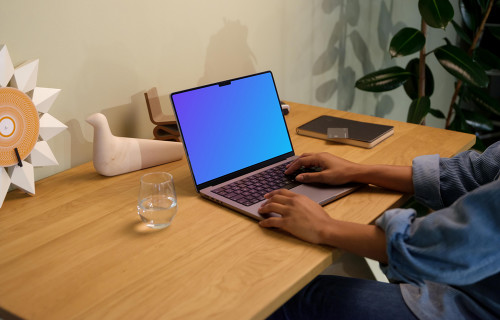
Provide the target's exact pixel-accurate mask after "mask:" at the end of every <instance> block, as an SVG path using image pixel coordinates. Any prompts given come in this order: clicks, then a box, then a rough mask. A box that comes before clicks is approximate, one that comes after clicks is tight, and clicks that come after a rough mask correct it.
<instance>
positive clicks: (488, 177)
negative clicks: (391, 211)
mask: <svg viewBox="0 0 500 320" xmlns="http://www.w3.org/2000/svg"><path fill="white" fill-rule="evenodd" d="M499 174H500V142H496V143H494V144H492V145H491V146H490V147H489V148H488V149H486V151H485V152H483V153H482V154H479V153H477V152H474V151H465V152H462V153H460V154H458V155H457V156H455V157H453V158H440V157H439V155H426V156H421V157H417V158H415V159H414V160H413V185H414V189H415V198H416V199H417V200H418V201H419V202H421V203H423V204H425V205H427V206H428V207H430V208H432V209H441V208H444V207H447V206H450V205H451V204H452V203H453V202H455V201H456V200H457V199H458V198H460V197H461V196H463V195H464V194H466V193H467V192H469V191H472V190H474V189H476V188H478V187H479V186H481V185H484V184H486V183H489V182H491V181H493V180H496V179H498V176H499Z"/></svg>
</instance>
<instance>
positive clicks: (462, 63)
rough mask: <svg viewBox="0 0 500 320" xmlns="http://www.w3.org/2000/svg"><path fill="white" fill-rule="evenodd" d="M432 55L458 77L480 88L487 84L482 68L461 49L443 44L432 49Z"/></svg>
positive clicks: (487, 80) (486, 77)
mask: <svg viewBox="0 0 500 320" xmlns="http://www.w3.org/2000/svg"><path fill="white" fill-rule="evenodd" d="M434 55H435V56H436V58H437V59H438V61H439V63H440V64H441V65H442V66H443V68H445V69H446V71H448V72H449V73H450V74H452V75H453V76H455V77H457V78H458V79H460V80H462V81H464V82H467V83H469V84H471V85H474V86H477V87H481V88H484V87H486V86H488V82H489V79H488V76H487V75H486V72H485V71H484V69H483V68H482V67H481V66H480V65H479V64H477V63H475V62H474V61H473V60H472V58H471V57H469V56H468V55H467V54H466V53H465V52H464V51H463V50H462V49H460V48H458V47H455V46H452V45H445V46H442V47H439V48H437V49H436V50H434Z"/></svg>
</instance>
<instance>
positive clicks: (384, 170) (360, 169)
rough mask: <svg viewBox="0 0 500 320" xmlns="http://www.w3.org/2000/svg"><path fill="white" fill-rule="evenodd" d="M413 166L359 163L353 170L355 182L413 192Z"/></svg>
mask: <svg viewBox="0 0 500 320" xmlns="http://www.w3.org/2000/svg"><path fill="white" fill-rule="evenodd" d="M412 173H413V172H412V167H411V166H393V165H362V164H360V165H358V166H356V170H352V180H353V181H354V182H360V183H367V184H374V185H377V186H379V187H382V188H387V189H391V190H395V191H399V192H404V193H413V192H414V190H413V177H412Z"/></svg>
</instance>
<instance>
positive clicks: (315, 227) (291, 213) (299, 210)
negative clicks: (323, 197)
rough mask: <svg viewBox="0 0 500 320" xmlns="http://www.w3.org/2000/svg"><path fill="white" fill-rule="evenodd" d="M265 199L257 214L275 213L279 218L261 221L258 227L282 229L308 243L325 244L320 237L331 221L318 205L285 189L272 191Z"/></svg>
mask: <svg viewBox="0 0 500 320" xmlns="http://www.w3.org/2000/svg"><path fill="white" fill-rule="evenodd" d="M265 198H266V199H267V201H266V202H265V203H264V204H263V205H262V206H261V208H260V209H259V213H261V214H265V213H271V212H275V213H278V214H280V215H281V217H271V218H267V219H265V220H262V221H260V222H259V225H260V226H262V227H265V228H278V229H282V230H284V231H287V232H289V233H291V234H293V235H294V236H296V237H297V238H300V239H302V240H305V241H308V242H312V243H325V241H324V239H323V237H322V236H323V234H324V230H325V228H326V227H327V226H328V225H329V224H331V223H332V222H333V219H332V218H330V216H329V215H328V214H327V213H326V212H325V211H324V210H323V208H322V207H321V206H320V205H319V204H317V203H316V202H314V201H313V200H311V199H309V198H308V197H306V196H304V195H299V194H296V193H294V192H292V191H289V190H285V189H280V190H275V191H272V192H270V193H268V194H266V195H265Z"/></svg>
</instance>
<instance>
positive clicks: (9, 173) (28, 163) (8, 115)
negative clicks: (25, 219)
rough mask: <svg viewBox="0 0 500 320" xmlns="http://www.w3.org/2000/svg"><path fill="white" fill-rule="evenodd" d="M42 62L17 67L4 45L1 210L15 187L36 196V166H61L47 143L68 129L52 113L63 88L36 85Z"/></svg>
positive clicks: (0, 54) (0, 52)
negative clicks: (8, 192) (51, 109)
mask: <svg viewBox="0 0 500 320" xmlns="http://www.w3.org/2000/svg"><path fill="white" fill-rule="evenodd" d="M37 75H38V59H36V60H31V61H27V62H25V63H23V64H21V65H19V66H17V67H15V68H14V65H13V64H12V60H11V59H10V55H9V51H8V50H7V46H6V45H2V44H0V207H1V206H2V204H3V201H4V200H5V196H6V195H7V191H9V188H10V186H11V185H13V186H15V187H17V188H18V189H20V190H23V191H24V192H26V193H28V194H31V195H34V194H35V179H34V171H33V170H34V169H33V168H34V167H45V166H52V165H57V164H58V163H57V160H56V158H55V157H54V154H53V153H52V151H51V150H50V147H49V145H48V144H47V140H49V139H51V138H52V137H54V136H55V135H57V134H58V133H60V132H62V131H63V130H65V129H66V128H67V127H66V125H64V124H63V123H61V122H60V121H59V120H57V119H56V118H54V117H53V116H51V115H50V114H48V113H47V112H48V111H49V109H50V107H51V106H52V104H53V103H54V100H55V99H56V98H57V96H58V95H59V92H60V91H61V89H52V88H40V87H37V86H36V80H37Z"/></svg>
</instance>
